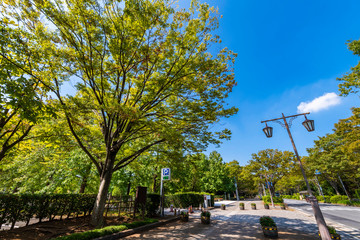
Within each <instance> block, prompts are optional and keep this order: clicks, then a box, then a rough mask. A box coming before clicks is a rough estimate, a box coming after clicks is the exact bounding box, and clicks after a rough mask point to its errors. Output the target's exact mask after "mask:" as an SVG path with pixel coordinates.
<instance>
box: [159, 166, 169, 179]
mask: <svg viewBox="0 0 360 240" xmlns="http://www.w3.org/2000/svg"><path fill="white" fill-rule="evenodd" d="M161 179H162V180H170V168H163V169H161Z"/></svg>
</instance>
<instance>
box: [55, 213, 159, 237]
mask: <svg viewBox="0 0 360 240" xmlns="http://www.w3.org/2000/svg"><path fill="white" fill-rule="evenodd" d="M154 222H158V220H156V219H151V218H147V219H145V220H143V221H136V222H132V223H124V224H122V225H118V226H108V227H104V228H100V229H94V230H90V231H87V232H82V233H73V234H71V235H68V236H62V237H57V238H55V240H90V239H94V238H98V237H102V236H106V235H110V234H113V233H118V232H121V231H124V230H126V229H132V228H137V227H140V226H144V225H147V224H150V223H154Z"/></svg>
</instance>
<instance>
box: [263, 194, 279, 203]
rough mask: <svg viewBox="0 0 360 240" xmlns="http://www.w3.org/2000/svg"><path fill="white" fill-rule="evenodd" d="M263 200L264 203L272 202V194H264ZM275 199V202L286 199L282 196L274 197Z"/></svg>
mask: <svg viewBox="0 0 360 240" xmlns="http://www.w3.org/2000/svg"><path fill="white" fill-rule="evenodd" d="M262 200H263V201H264V203H271V198H270V196H263V197H262ZM273 201H274V203H283V202H284V199H283V198H282V197H273Z"/></svg>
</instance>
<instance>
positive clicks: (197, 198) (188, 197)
mask: <svg viewBox="0 0 360 240" xmlns="http://www.w3.org/2000/svg"><path fill="white" fill-rule="evenodd" d="M204 195H210V196H211V204H212V205H214V195H213V194H209V193H202V192H201V193H199V192H185V193H175V194H172V195H167V196H166V200H165V201H166V205H167V206H170V205H171V204H173V205H174V206H175V207H180V208H187V207H189V206H193V207H198V206H199V205H200V204H203V203H204Z"/></svg>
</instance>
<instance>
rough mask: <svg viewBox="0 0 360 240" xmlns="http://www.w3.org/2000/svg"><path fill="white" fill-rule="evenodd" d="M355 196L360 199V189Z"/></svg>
mask: <svg viewBox="0 0 360 240" xmlns="http://www.w3.org/2000/svg"><path fill="white" fill-rule="evenodd" d="M355 196H356V198H358V199H360V189H356V190H355Z"/></svg>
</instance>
